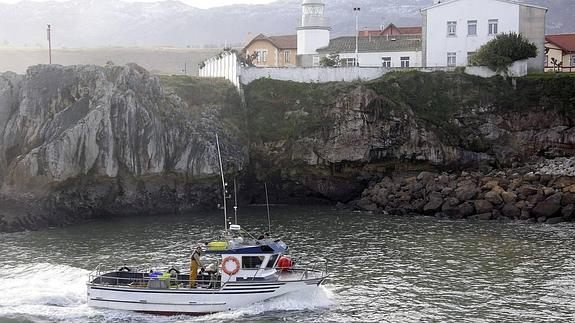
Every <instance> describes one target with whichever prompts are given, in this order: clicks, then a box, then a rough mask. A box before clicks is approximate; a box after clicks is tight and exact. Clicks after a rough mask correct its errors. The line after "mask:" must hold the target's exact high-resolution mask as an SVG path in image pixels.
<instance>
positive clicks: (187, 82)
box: [159, 75, 240, 106]
mask: <svg viewBox="0 0 575 323" xmlns="http://www.w3.org/2000/svg"><path fill="white" fill-rule="evenodd" d="M159 77H160V80H162V84H163V85H164V86H165V87H166V88H168V89H172V90H173V91H174V92H175V93H176V94H177V95H178V96H179V97H181V98H182V99H184V100H185V101H186V102H187V103H188V105H190V106H205V105H213V104H222V103H223V102H226V103H230V102H233V103H235V102H237V101H238V100H240V98H239V94H238V93H237V90H236V88H235V87H234V85H233V84H232V83H230V82H229V81H227V80H225V79H219V78H201V77H192V76H185V75H160V76H159Z"/></svg>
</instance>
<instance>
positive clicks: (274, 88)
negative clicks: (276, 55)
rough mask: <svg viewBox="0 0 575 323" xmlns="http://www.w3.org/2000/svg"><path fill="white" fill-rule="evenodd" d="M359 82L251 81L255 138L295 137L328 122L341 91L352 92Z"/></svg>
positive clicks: (249, 102)
mask: <svg viewBox="0 0 575 323" xmlns="http://www.w3.org/2000/svg"><path fill="white" fill-rule="evenodd" d="M356 85H357V84H355V83H342V82H334V83H327V84H314V83H299V82H291V81H277V80H272V79H260V80H257V81H255V82H252V83H251V84H250V85H249V86H248V87H247V88H246V91H245V95H246V104H247V106H248V118H249V123H250V133H251V137H252V139H254V140H261V141H263V142H268V141H279V140H294V139H297V138H301V137H305V136H307V135H310V134H311V133H314V132H316V131H318V130H321V129H322V127H326V126H329V125H330V119H329V115H328V114H327V113H326V112H327V110H328V109H329V107H330V106H332V105H333V103H334V101H335V100H336V99H337V97H338V96H339V94H341V93H349V92H350V90H351V89H353V88H354V87H355V86H356Z"/></svg>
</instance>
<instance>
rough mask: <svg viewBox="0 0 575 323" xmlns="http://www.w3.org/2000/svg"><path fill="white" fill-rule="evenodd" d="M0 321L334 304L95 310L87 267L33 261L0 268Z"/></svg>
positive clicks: (112, 318) (278, 301) (327, 302)
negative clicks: (89, 295)
mask: <svg viewBox="0 0 575 323" xmlns="http://www.w3.org/2000/svg"><path fill="white" fill-rule="evenodd" d="M0 270H2V275H0V321H2V318H11V319H16V320H32V321H50V322H52V321H62V322H63V321H96V322H152V321H153V322H181V321H189V320H192V321H194V320H196V319H197V320H199V321H204V320H206V319H208V320H216V321H227V320H234V319H238V318H246V317H250V316H253V315H258V314H262V313H267V312H279V311H296V310H297V311H304V310H314V309H319V308H327V307H330V306H332V305H334V304H335V301H334V297H333V294H332V293H331V292H330V290H329V289H327V288H325V287H320V288H319V289H316V290H314V291H309V292H297V293H293V294H287V295H284V296H281V297H277V298H274V299H271V300H268V301H265V302H262V303H258V304H253V305H250V306H248V307H245V308H240V309H236V310H232V311H230V312H224V313H217V314H212V315H208V316H204V317H198V318H193V317H182V316H177V317H157V316H153V315H147V314H140V313H133V312H124V311H112V310H100V309H94V308H90V307H88V306H87V304H86V280H87V279H88V274H89V271H88V270H85V269H80V268H74V267H71V266H65V265H53V264H48V263H36V264H30V265H19V266H3V267H0Z"/></svg>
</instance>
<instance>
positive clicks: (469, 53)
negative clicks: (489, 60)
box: [467, 52, 475, 65]
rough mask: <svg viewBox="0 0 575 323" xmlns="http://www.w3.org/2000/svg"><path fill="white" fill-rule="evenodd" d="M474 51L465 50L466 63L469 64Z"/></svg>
mask: <svg viewBox="0 0 575 323" xmlns="http://www.w3.org/2000/svg"><path fill="white" fill-rule="evenodd" d="M473 55H475V52H467V65H471V60H472V59H473Z"/></svg>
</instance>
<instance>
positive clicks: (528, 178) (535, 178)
mask: <svg viewBox="0 0 575 323" xmlns="http://www.w3.org/2000/svg"><path fill="white" fill-rule="evenodd" d="M539 179H540V176H539V175H537V174H535V173H533V172H529V173H527V174H525V175H524V176H523V180H524V181H525V182H530V183H533V182H539Z"/></svg>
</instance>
